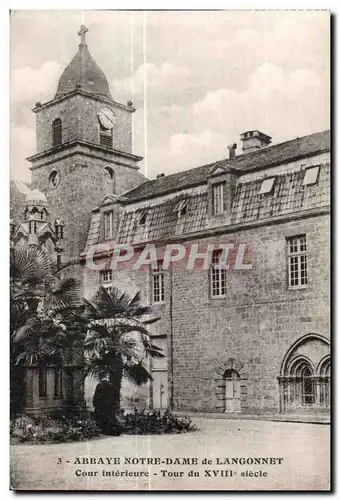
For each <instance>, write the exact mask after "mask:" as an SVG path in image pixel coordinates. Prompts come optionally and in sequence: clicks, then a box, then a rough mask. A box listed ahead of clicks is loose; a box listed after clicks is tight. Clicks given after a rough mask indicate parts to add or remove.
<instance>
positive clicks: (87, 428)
mask: <svg viewBox="0 0 340 500" xmlns="http://www.w3.org/2000/svg"><path fill="white" fill-rule="evenodd" d="M10 430H11V437H12V438H13V440H14V441H16V442H31V443H63V442H68V441H83V440H87V439H91V438H93V437H96V436H99V435H100V430H99V429H98V427H97V425H96V423H95V421H94V419H93V418H92V416H90V415H85V416H84V415H82V416H80V415H78V416H77V415H66V414H59V415H54V416H53V417H51V416H47V415H43V416H37V417H28V416H26V415H23V416H21V417H18V418H16V419H15V420H13V421H12V422H11V428H10Z"/></svg>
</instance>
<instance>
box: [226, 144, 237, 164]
mask: <svg viewBox="0 0 340 500" xmlns="http://www.w3.org/2000/svg"><path fill="white" fill-rule="evenodd" d="M228 149H229V160H233V159H234V158H235V155H236V149H237V144H229V146H228Z"/></svg>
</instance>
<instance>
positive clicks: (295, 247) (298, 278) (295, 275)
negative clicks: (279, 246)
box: [287, 235, 307, 288]
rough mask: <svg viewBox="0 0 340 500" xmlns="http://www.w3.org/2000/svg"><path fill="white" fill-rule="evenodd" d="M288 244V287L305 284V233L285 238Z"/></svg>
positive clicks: (297, 286)
mask: <svg viewBox="0 0 340 500" xmlns="http://www.w3.org/2000/svg"><path fill="white" fill-rule="evenodd" d="M287 245H288V283H289V287H290V288H299V287H302V286H305V285H307V246H306V235H301V236H294V237H292V238H288V239H287Z"/></svg>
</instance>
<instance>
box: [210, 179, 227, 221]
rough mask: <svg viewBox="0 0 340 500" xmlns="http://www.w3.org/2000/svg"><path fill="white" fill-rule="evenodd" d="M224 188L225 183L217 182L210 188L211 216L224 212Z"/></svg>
mask: <svg viewBox="0 0 340 500" xmlns="http://www.w3.org/2000/svg"><path fill="white" fill-rule="evenodd" d="M224 186H225V182H219V183H218V184H213V186H212V209H213V215H217V214H221V213H222V212H224Z"/></svg>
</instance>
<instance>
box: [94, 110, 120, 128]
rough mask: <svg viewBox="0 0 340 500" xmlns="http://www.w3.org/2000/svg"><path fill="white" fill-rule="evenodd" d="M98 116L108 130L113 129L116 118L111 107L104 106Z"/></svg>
mask: <svg viewBox="0 0 340 500" xmlns="http://www.w3.org/2000/svg"><path fill="white" fill-rule="evenodd" d="M98 118H99V121H100V124H101V125H102V127H104V128H105V129H106V130H111V129H112V128H113V125H114V123H115V120H116V117H115V114H114V112H113V111H112V109H110V108H102V109H101V110H100V111H99V113H98Z"/></svg>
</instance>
